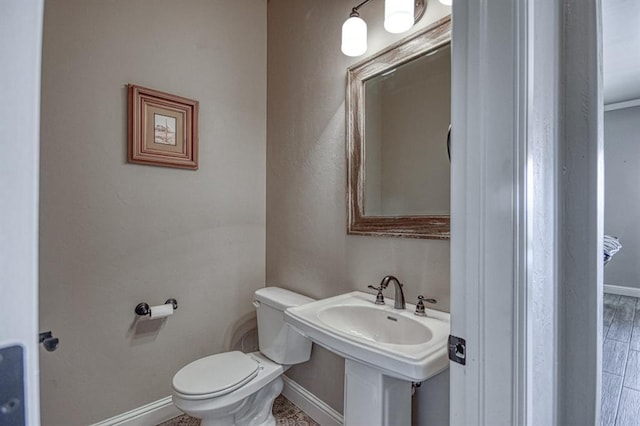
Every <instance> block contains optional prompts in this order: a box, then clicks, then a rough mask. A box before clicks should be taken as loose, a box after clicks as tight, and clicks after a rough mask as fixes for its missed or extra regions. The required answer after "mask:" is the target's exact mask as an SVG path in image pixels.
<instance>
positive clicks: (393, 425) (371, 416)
mask: <svg viewBox="0 0 640 426" xmlns="http://www.w3.org/2000/svg"><path fill="white" fill-rule="evenodd" d="M344 367H345V373H344V425H345V426H359V425H367V426H398V425H410V424H411V382H410V381H407V380H400V379H396V378H393V377H389V376H385V375H384V374H383V373H382V372H381V371H380V370H378V369H375V368H372V367H369V366H366V365H364V364H361V363H359V362H357V361H352V360H350V359H345V365H344Z"/></svg>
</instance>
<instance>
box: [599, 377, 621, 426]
mask: <svg viewBox="0 0 640 426" xmlns="http://www.w3.org/2000/svg"><path fill="white" fill-rule="evenodd" d="M621 391H622V377H620V376H615V375H613V374H609V373H602V408H601V409H600V413H601V414H600V416H601V417H600V418H601V424H602V426H613V425H614V424H615V421H616V414H617V412H618V401H620V392H621Z"/></svg>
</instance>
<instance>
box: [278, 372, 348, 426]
mask: <svg viewBox="0 0 640 426" xmlns="http://www.w3.org/2000/svg"><path fill="white" fill-rule="evenodd" d="M282 380H283V381H284V389H283V390H282V394H283V395H284V396H285V398H287V399H288V400H289V401H291V402H293V403H294V404H295V405H296V406H298V408H300V409H301V410H302V411H304V412H305V413H306V414H307V415H308V416H309V417H311V418H312V419H313V420H315V421H316V422H318V423H320V425H321V426H342V425H343V424H344V418H343V417H342V414H340V413H338V412H337V411H336V410H334V409H333V408H331V407H329V406H328V405H327V404H326V403H325V402H324V401H322V400H320V399H319V398H318V397H317V396H315V395H314V394H312V393H311V392H309V391H308V390H306V389H305V388H303V387H302V386H300V385H299V384H298V383H296V382H294V381H293V380H291V379H290V378H288V377H287V376H284V375H283V376H282Z"/></svg>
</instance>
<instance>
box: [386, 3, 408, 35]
mask: <svg viewBox="0 0 640 426" xmlns="http://www.w3.org/2000/svg"><path fill="white" fill-rule="evenodd" d="M414 1H415V0H385V2H384V29H385V30H387V31H389V32H390V33H394V34H397V33H403V32H405V31H407V30H409V29H410V28H411V27H412V26H413V22H414V16H413V13H414V6H415V5H414Z"/></svg>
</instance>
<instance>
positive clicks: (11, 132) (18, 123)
mask: <svg viewBox="0 0 640 426" xmlns="http://www.w3.org/2000/svg"><path fill="white" fill-rule="evenodd" d="M43 8H44V4H43V0H21V1H15V0H0V15H2V25H0V57H2V58H3V61H2V68H1V69H0V76H1V78H0V93H2V99H1V102H0V133H1V134H2V138H0V144H1V146H2V148H3V150H2V151H3V155H2V156H1V157H0V206H2V208H0V294H1V295H2V297H3V300H2V306H1V307H0V324H1V326H0V347H8V346H13V345H19V346H21V347H22V348H23V351H24V352H23V354H24V365H23V373H24V380H23V382H24V386H25V395H24V396H25V399H26V401H24V403H25V404H26V424H28V425H32V426H38V425H39V424H40V400H39V367H38V350H39V349H38V185H39V150H40V65H41V56H42V53H41V52H42V49H41V44H42V19H43ZM4 402H5V401H0V404H1V403H4Z"/></svg>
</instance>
